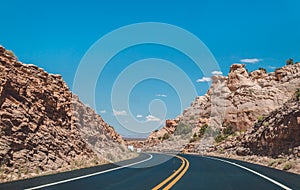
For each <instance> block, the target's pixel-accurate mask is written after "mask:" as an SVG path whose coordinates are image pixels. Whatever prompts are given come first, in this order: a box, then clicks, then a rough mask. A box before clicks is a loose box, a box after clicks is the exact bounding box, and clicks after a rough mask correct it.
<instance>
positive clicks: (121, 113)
mask: <svg viewBox="0 0 300 190" xmlns="http://www.w3.org/2000/svg"><path fill="white" fill-rule="evenodd" d="M113 112H114V115H115V116H119V115H121V116H125V115H127V112H126V111H125V110H113Z"/></svg>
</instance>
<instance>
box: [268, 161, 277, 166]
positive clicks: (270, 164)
mask: <svg viewBox="0 0 300 190" xmlns="http://www.w3.org/2000/svg"><path fill="white" fill-rule="evenodd" d="M275 164H276V160H270V161H269V163H268V166H273V165H275Z"/></svg>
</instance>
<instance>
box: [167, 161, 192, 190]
mask: <svg viewBox="0 0 300 190" xmlns="http://www.w3.org/2000/svg"><path fill="white" fill-rule="evenodd" d="M183 159H184V160H185V161H186V166H185V168H184V170H183V171H182V172H181V173H180V174H179V175H178V176H177V177H176V178H175V179H174V180H173V181H172V182H171V183H169V184H168V185H167V186H166V187H165V188H163V190H168V189H170V188H171V187H173V185H175V183H177V181H179V180H180V178H182V176H183V175H184V174H185V172H186V171H187V170H188V168H189V166H190V163H189V161H188V160H187V159H185V158H183Z"/></svg>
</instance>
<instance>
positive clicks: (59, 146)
mask: <svg viewBox="0 0 300 190" xmlns="http://www.w3.org/2000/svg"><path fill="white" fill-rule="evenodd" d="M0 135H1V138H0V164H1V165H0V181H7V180H13V179H20V178H22V177H30V176H35V175H38V174H41V173H44V172H50V171H60V170H68V169H75V168H78V167H85V166H88V165H93V164H98V163H100V162H102V163H103V162H104V159H103V158H101V157H100V156H103V157H105V156H106V155H105V154H107V152H106V151H105V150H106V149H108V147H112V148H115V147H116V146H117V147H118V146H121V145H120V143H122V139H121V137H120V136H119V135H118V134H117V133H116V132H115V131H114V130H113V128H111V127H110V126H109V125H108V124H106V123H105V122H104V121H103V120H102V118H101V117H100V116H99V115H97V114H96V113H95V112H94V111H93V110H92V109H90V108H89V107H87V106H85V105H84V104H83V103H81V102H80V101H79V99H78V98H77V97H76V96H74V95H72V93H71V92H70V90H69V88H68V87H67V85H66V83H65V82H64V81H63V79H62V77H61V76H60V75H53V74H48V73H47V72H45V71H44V70H43V69H41V68H38V67H37V66H34V65H26V64H23V63H21V62H19V61H18V60H17V59H16V58H15V57H14V56H13V55H12V54H11V53H9V52H8V51H7V50H5V49H4V48H3V47H1V46H0ZM119 148H120V147H119ZM95 149H96V151H95ZM97 153H98V154H97ZM110 157H112V156H110Z"/></svg>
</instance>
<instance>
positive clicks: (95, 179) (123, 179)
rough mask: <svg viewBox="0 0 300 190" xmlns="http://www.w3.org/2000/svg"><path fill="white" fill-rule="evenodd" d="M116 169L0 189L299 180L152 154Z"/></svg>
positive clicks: (275, 185)
mask: <svg viewBox="0 0 300 190" xmlns="http://www.w3.org/2000/svg"><path fill="white" fill-rule="evenodd" d="M136 162H138V164H134V163H136ZM157 163H160V164H158V165H157ZM119 165H121V168H120V166H119ZM119 165H113V164H109V165H105V166H100V167H94V168H89V169H83V170H77V171H73V172H65V173H63V174H56V175H51V176H43V177H38V178H33V179H29V180H21V181H17V182H13V183H6V184H0V189H3V190H4V189H5V190H8V189H26V188H33V189H48V190H50V189H55V190H56V189H58V190H60V189H62V190H65V189H66V190H68V189H70V190H77V189H78V190H83V189H88V190H94V189H95V190H96V189H97V190H99V189H104V190H105V189H130V190H134V189H139V190H142V189H168V188H171V189H175V190H176V189H184V190H188V189H206V190H207V189H222V190H227V189H243V190H247V189H249V190H250V189H251V190H253V189H255V190H259V189H263V190H268V189H270V190H276V189H300V175H296V174H292V173H288V172H283V171H280V170H276V169H272V168H268V167H263V166H259V165H255V164H250V163H246V162H242V161H237V160H230V159H223V158H222V160H219V159H218V158H213V157H202V156H194V155H180V156H179V157H172V156H170V155H165V154H154V153H151V154H150V155H147V154H142V155H141V156H140V157H139V158H136V159H133V160H129V161H125V162H122V163H119ZM127 165H131V167H122V166H127ZM91 174H92V175H91ZM34 187H36V188H34Z"/></svg>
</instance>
